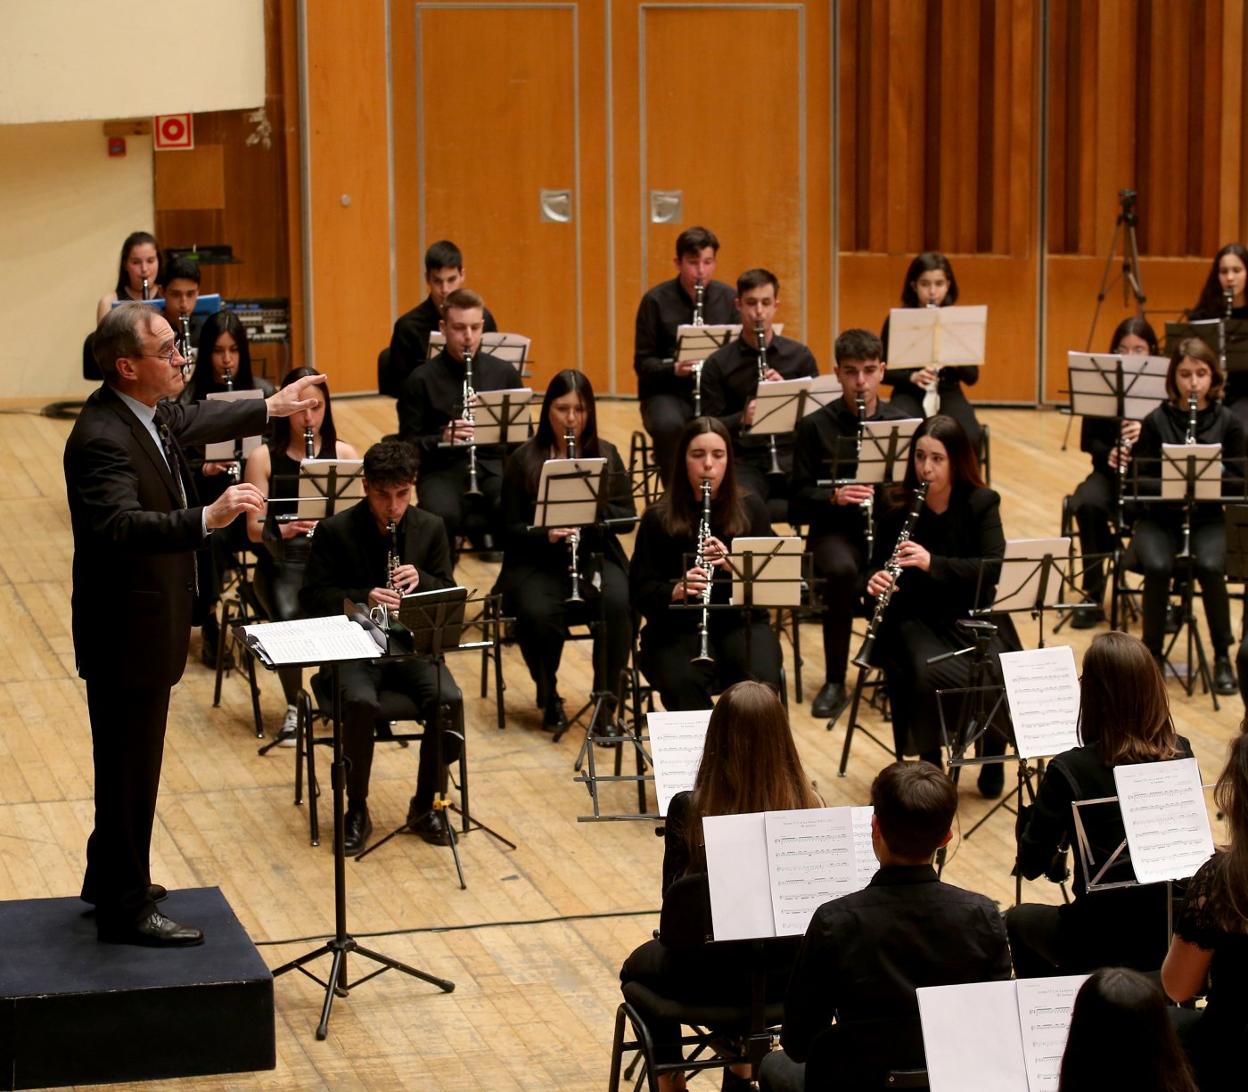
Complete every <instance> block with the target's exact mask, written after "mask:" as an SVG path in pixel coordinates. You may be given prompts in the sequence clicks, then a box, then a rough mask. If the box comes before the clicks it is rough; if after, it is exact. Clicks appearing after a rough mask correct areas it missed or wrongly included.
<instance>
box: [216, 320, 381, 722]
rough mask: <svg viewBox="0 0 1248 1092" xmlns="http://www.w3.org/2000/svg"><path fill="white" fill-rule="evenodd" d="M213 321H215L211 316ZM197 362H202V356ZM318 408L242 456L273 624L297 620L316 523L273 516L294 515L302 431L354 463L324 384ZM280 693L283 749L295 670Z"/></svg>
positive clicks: (292, 376)
mask: <svg viewBox="0 0 1248 1092" xmlns="http://www.w3.org/2000/svg"><path fill="white" fill-rule="evenodd" d="M213 317H214V318H215V317H216V316H213ZM201 359H203V358H202V357H201ZM316 374H317V373H316V372H315V371H314V370H313V369H312V368H294V369H293V370H291V371H289V372H287V373H286V375H285V377H284V378H283V379H282V389H283V390H284V389H285V388H287V387H289V386H290V385H291V384H292V383H294V382H295V381H296V380H298V379H302V378H303V377H304V376H305V375H316ZM309 389H310V390H314V391H315V392H316V396H317V404H316V405H315V406H313V407H312V408H311V409H306V410H300V411H299V412H298V413H295V414H292V415H291V416H290V417H279V418H277V419H276V420H275V421H274V422H273V433H272V435H271V436H270V437H269V439H268V442H267V443H263V444H261V445H260V446H259V447H257V448H256V449H255V450H254V451H253V452H252V453H251V454H250V455H249V456H248V457H247V467H246V470H245V471H244V474H243V477H244V480H245V481H249V482H251V484H252V485H254V486H256V488H257V489H259V490H260V492H261V493H263V494H264V495H265V496H266V497H268V504H267V505H266V506H265V510H264V511H263V512H257V513H253V514H251V515H249V516H248V517H247V537H248V539H250V540H251V541H252V542H254V543H257V544H262V545H263V547H264V548H263V549H258V550H257V551H256V554H257V558H258V560H257V565H256V596H257V598H258V599H259V600H260V605H261V606H262V607H264V610H265V613H266V614H267V615H268V616H269V620H270V621H272V622H285V621H289V620H290V619H292V618H297V617H298V616H299V589H300V588H301V587H302V586H303V574H304V571H305V569H306V568H307V563H308V552H309V550H310V548H311V544H310V543H309V542H308V535H309V534H310V533H311V532H312V529H313V528H314V527H315V526H316V521H315V520H281V521H279V520H278V519H277V517H278V516H280V515H283V514H288V513H293V512H294V510H295V498H296V497H298V495H299V464H300V463H301V462H302V461H303V459H305V458H306V457H307V444H306V440H305V434H306V430H307V429H308V428H309V427H310V428H311V429H312V452H313V457H314V458H317V459H358V458H359V457H360V456H359V454H358V453H357V452H356V450H355V448H353V447H352V446H351V445H350V444H348V443H344V442H343V441H342V440H339V439H338V433H337V430H336V429H335V428H334V412H333V404H332V402H331V401H330V397H329V384H328V383H323V384H321V385H320V386H318V387H311V388H309ZM278 677H279V678H280V679H281V683H282V692H283V693H284V694H285V696H286V717H285V720H284V721H283V724H282V728H281V733H280V734H281V738H282V741H283V744H284V745H288V746H292V747H293V746H294V742H295V698H296V697H297V696H298V693H299V686H300V682H301V672H300V670H299V669H298V668H291V667H284V668H281V669H279V671H278Z"/></svg>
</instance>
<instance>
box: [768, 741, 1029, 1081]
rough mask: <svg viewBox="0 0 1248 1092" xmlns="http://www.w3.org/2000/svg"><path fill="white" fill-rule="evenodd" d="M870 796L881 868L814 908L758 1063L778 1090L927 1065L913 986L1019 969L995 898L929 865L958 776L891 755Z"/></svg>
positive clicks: (945, 836) (946, 828) (944, 832)
mask: <svg viewBox="0 0 1248 1092" xmlns="http://www.w3.org/2000/svg"><path fill="white" fill-rule="evenodd" d="M871 804H872V806H873V807H874V809H875V814H874V816H873V817H872V820H871V844H872V846H873V848H874V849H875V855H876V857H877V858H878V859H879V862H880V868H879V871H878V872H876V874H875V876H874V877H873V878H872V880H871V883H870V884H868V885H867V886H866V887H865V888H863V890H861V891H856V892H854V893H853V894H851V895H845V896H843V897H841V898H839V899H833V900H832V901H831V902H828V903H824V904H823V906H821V907H820V908H819V909H818V910H816V911H815V914H814V917H812V918H811V919H810V925H809V926H807V929H806V936H805V937H804V939H803V940H802V947H801V950H800V952H799V953H798V957H797V964H796V966H795V967H794V968H793V977H792V978H791V979H790V980H789V992H788V995H787V996H786V997H785V1000H784V1027H783V1029H782V1030H781V1033H780V1044H781V1046H783V1047H784V1049H783V1050H782V1051H774V1052H772V1053H771V1054H769V1055H768V1056H767V1057H766V1058H765V1059H764V1060H763V1064H762V1068H761V1070H760V1078H761V1086H762V1087H763V1088H764V1089H770V1090H772V1092H801V1090H803V1089H807V1088H809V1089H825V1088H838V1089H842V1088H843V1089H852V1090H859V1089H877V1088H884V1087H885V1080H886V1077H887V1074H888V1072H889V1071H890V1070H893V1069H922V1068H923V1067H924V1066H925V1064H926V1061H925V1058H924V1053H923V1035H922V1029H921V1026H920V1024H919V1009H918V1001H917V1000H916V999H915V990H917V989H920V988H922V987H925V986H952V985H957V984H959V983H964V982H999V981H1005V980H1007V979H1009V978H1010V949H1009V947H1008V945H1007V944H1006V939H1005V927H1004V925H1003V924H1002V922H1001V914H1000V913H999V912H998V910H997V908H996V905H995V904H994V903H993V902H992V901H991V900H990V899H987V898H985V897H984V896H983V895H977V894H975V893H974V892H971V891H964V890H962V889H961V888H959V887H954V886H953V885H952V884H947V883H942V882H941V881H940V879H939V878H938V877H937V875H936V870H935V869H934V868H933V867H932V861H933V858H934V857H935V854H936V850H937V849H939V848H940V847H941V846H943V845H945V844H946V843H948V841H949V839H950V837H952V831H951V829H950V827H951V825H952V823H953V819H954V815H955V813H956V812H957V809H958V792H957V789H956V788H955V787H954V785H953V782H952V781H950V780H949V778H948V777H946V776H945V774H944V773H942V772H941V771H940V770H938V769H937V768H936V767H935V766H933V765H931V764H930V763H928V762H894V763H893V764H892V765H891V766H886V767H884V769H883V770H881V771H880V772H879V774H878V775H877V776H876V778H875V781H874V782H873V783H872V785H871ZM833 1019H835V1021H836V1023H835V1024H833Z"/></svg>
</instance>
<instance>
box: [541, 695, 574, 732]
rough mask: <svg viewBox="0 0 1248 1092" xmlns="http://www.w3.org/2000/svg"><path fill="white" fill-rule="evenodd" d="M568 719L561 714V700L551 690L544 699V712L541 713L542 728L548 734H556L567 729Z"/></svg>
mask: <svg viewBox="0 0 1248 1092" xmlns="http://www.w3.org/2000/svg"><path fill="white" fill-rule="evenodd" d="M567 723H568V718H567V716H566V715H565V714H564V712H563V699H562V698H561V697H560V696H559V695H558V693H557V692H555V691H554V690H552V691H551V692H550V694H549V695H548V696H547V698H546V710H545V712H543V713H542V727H543V728H545V729H546V730H547V731H548V732H557V731H559V729H560V728H565V727H567Z"/></svg>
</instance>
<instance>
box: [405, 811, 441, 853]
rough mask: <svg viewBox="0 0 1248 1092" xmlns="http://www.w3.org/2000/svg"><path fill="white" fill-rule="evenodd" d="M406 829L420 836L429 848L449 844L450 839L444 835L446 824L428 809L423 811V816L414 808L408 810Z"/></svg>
mask: <svg viewBox="0 0 1248 1092" xmlns="http://www.w3.org/2000/svg"><path fill="white" fill-rule="evenodd" d="M407 829H408V830H409V831H410V832H411V833H412V834H418V835H420V837H421V838H423V839H424V840H425V841H426V842H428V843H429V844H430V845H431V846H449V845H450V844H451V839H450V838H449V837H448V835H447V833H446V824H444V823H443V822H442V820H441V819H440V818H439V817H438V816H437V815H435V814H434V813H433V812H432V811H430V810H429V809H428V808H425V809H424V814H423V815H422V814H421V813H420V812H419V811H417V810H416V808H415V806H413V807H410V808H408V811H407Z"/></svg>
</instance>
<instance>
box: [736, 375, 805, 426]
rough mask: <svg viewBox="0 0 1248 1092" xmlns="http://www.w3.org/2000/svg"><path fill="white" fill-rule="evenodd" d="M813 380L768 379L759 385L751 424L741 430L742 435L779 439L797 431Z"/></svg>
mask: <svg viewBox="0 0 1248 1092" xmlns="http://www.w3.org/2000/svg"><path fill="white" fill-rule="evenodd" d="M811 382H812V380H811V378H809V377H807V378H804V379H769V380H766V381H765V382H762V383H760V384H759V385H758V394H757V402H756V404H755V406H754V423H753V424H752V425H748V426H747V427H746V428H743V429H742V430H741V434H742V436H779V435H784V434H786V433H790V432H792V431H793V430H794V429H795V428H797V418H798V413H799V411H800V410H801V408H802V406H803V404H804V403H805V401H806V398H807V392H808V391H809V390H810V384H811Z"/></svg>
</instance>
